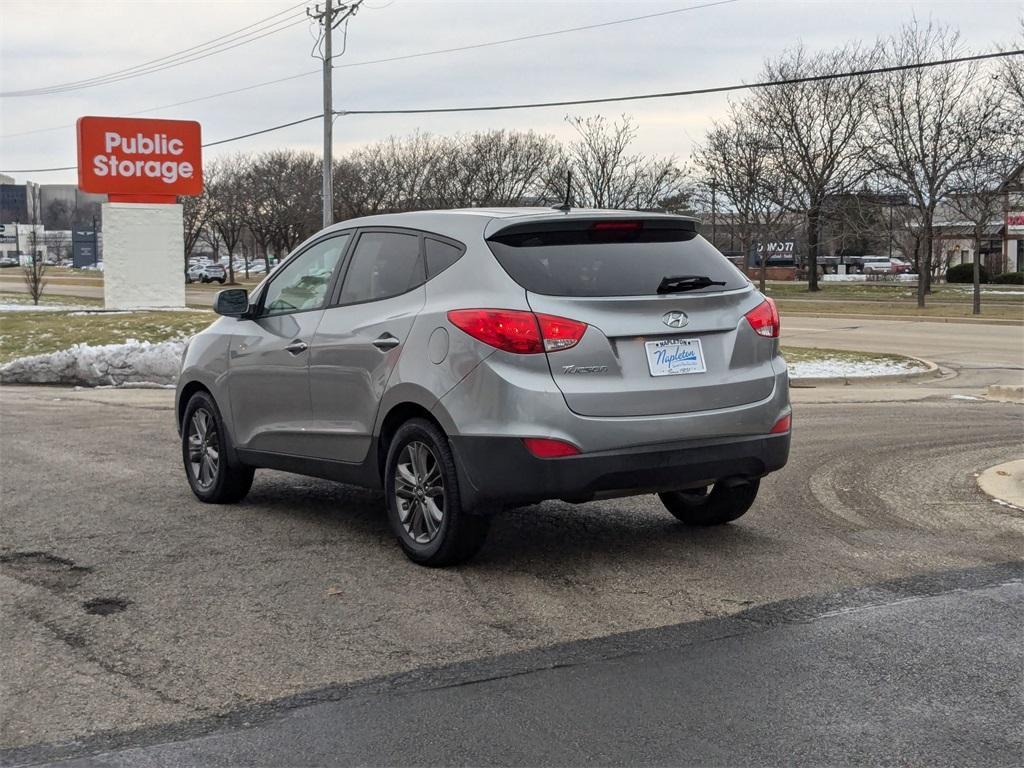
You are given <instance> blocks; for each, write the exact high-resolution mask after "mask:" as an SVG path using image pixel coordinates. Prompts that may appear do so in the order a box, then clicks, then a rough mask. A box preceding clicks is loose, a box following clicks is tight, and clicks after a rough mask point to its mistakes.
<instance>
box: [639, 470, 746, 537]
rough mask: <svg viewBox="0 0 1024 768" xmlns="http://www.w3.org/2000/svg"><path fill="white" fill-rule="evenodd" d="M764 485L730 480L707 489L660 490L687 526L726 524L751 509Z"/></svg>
mask: <svg viewBox="0 0 1024 768" xmlns="http://www.w3.org/2000/svg"><path fill="white" fill-rule="evenodd" d="M760 485H761V481H760V480H759V479H754V480H742V479H739V478H736V479H726V480H720V481H718V482H717V483H715V484H714V485H709V486H707V487H705V488H694V489H691V490H686V491H671V492H669V493H659V494H658V498H660V499H661V503H662V504H664V505H665V509H667V510H668V511H669V512H671V513H672V515H673V516H674V517H675V518H676V519H677V520H679V521H680V522H683V523H685V524H686V525H695V526H707V525H724V524H725V523H730V522H732V521H733V520H736V519H737V518H739V517H742V516H743V514H744V513H745V512H746V511H747V510H748V509H750V507H751V505H752V504H753V503H754V499H756V498H757V490H758V488H759V487H760Z"/></svg>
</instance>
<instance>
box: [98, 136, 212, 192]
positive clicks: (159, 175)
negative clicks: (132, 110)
mask: <svg viewBox="0 0 1024 768" xmlns="http://www.w3.org/2000/svg"><path fill="white" fill-rule="evenodd" d="M78 187H79V189H81V190H82V191H83V192H101V193H106V194H107V195H108V196H109V198H110V200H111V202H139V203H173V202H174V198H175V197H177V196H178V195H198V194H200V193H202V191H203V156H202V139H201V136H200V129H199V123H197V122H195V121H194V120H148V119H143V118H133V117H80V118H79V119H78Z"/></svg>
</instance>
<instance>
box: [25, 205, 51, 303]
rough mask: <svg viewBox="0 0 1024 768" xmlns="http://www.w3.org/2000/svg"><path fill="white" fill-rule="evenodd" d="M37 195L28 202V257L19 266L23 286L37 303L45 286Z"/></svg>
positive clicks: (44, 264)
mask: <svg viewBox="0 0 1024 768" xmlns="http://www.w3.org/2000/svg"><path fill="white" fill-rule="evenodd" d="M39 219H40V216H39V196H38V195H34V196H33V197H32V200H31V202H29V226H30V227H31V231H30V232H29V250H30V253H29V258H28V263H27V264H23V265H22V267H21V273H22V277H23V278H24V280H25V287H26V288H28V292H29V295H30V296H31V297H32V303H33V304H36V305H38V304H39V299H40V297H42V295H43V290H44V289H45V288H46V261H45V260H44V258H43V256H42V254H40V253H39V251H40V245H39V230H40V228H41V227H42V225H41V224H40V223H39Z"/></svg>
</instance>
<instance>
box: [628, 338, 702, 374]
mask: <svg viewBox="0 0 1024 768" xmlns="http://www.w3.org/2000/svg"><path fill="white" fill-rule="evenodd" d="M644 346H645V347H646V348H647V367H648V368H649V369H650V371H651V376H677V375H679V374H681V373H704V372H705V371H707V368H706V367H705V366H704V352H703V351H702V350H701V348H700V339H662V340H661V341H648V342H646V343H645V344H644Z"/></svg>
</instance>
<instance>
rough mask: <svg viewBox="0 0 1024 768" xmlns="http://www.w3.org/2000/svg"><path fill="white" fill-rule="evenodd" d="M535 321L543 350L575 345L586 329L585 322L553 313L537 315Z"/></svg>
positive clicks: (566, 347) (550, 350)
mask: <svg viewBox="0 0 1024 768" xmlns="http://www.w3.org/2000/svg"><path fill="white" fill-rule="evenodd" d="M537 322H538V323H540V337H541V338H542V339H543V340H544V351H545V352H558V351H559V350H561V349H569V348H571V347H575V346H576V345H577V344H579V343H580V339H582V338H583V334H584V333H586V330H587V324H586V323H581V322H579V321H578V320H570V319H569V318H567V317H556V316H555V315H537Z"/></svg>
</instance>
